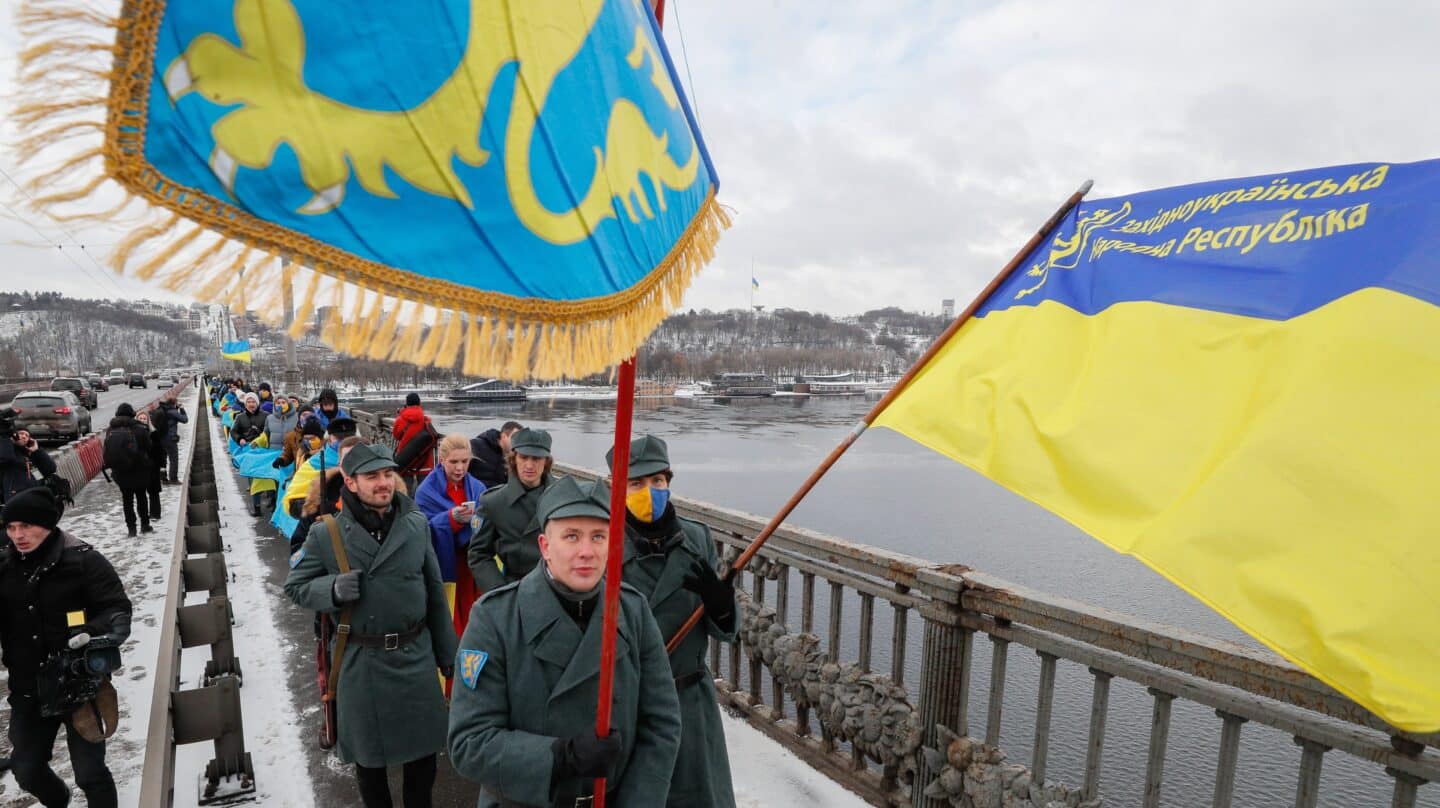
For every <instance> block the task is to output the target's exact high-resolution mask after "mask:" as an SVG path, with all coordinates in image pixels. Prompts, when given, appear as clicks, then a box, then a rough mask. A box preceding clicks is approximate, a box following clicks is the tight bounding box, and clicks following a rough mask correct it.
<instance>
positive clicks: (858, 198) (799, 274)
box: [0, 0, 1440, 314]
mask: <svg viewBox="0 0 1440 808" xmlns="http://www.w3.org/2000/svg"><path fill="white" fill-rule="evenodd" d="M668 2H669V7H670V12H669V15H668V18H667V20H666V35H667V39H668V41H669V46H670V49H671V52H672V54H673V56H674V58H675V61H676V64H677V66H678V68H679V70H680V71H681V79H682V81H683V82H684V83H685V84H686V90H687V92H691V97H692V100H693V102H694V104H695V106H696V107H697V109H698V113H699V117H700V123H701V128H702V130H703V131H704V133H705V138H706V141H707V143H708V145H709V147H710V151H711V154H712V156H713V158H714V161H715V164H716V167H717V170H718V172H719V174H720V178H721V184H722V190H721V199H722V201H723V202H725V203H726V204H728V205H730V206H731V207H733V208H734V209H735V210H736V211H737V217H736V220H735V226H734V228H732V229H731V230H730V231H729V232H728V233H727V234H726V236H725V238H724V239H723V240H722V243H721V248H720V253H719V256H718V257H717V258H716V260H715V262H714V263H713V264H712V265H711V266H710V267H709V268H708V269H707V270H706V272H705V273H704V274H703V275H702V276H701V278H700V280H699V281H697V283H696V284H695V286H694V287H693V288H692V290H691V292H690V294H689V295H688V297H687V301H686V304H687V305H688V306H693V307H696V308H700V307H709V308H717V309H718V308H728V307H732V306H743V305H746V304H747V303H748V302H749V294H750V291H749V278H750V266H751V263H752V261H753V263H754V267H755V275H756V277H757V278H758V279H759V281H760V291H759V293H758V294H757V298H756V302H757V303H762V304H765V305H767V306H771V307H774V306H790V307H793V308H804V309H811V310H820V311H826V312H830V313H832V314H849V313H855V312H859V311H863V310H865V309H868V308H874V307H878V306H885V305H896V306H902V307H905V308H909V309H919V310H927V311H935V310H938V308H939V305H940V304H939V301H940V299H941V298H943V297H955V298H958V299H959V300H960V304H961V305H963V304H964V303H965V302H968V300H969V298H970V297H971V296H973V295H974V294H975V293H976V292H977V291H978V290H979V289H980V288H981V287H982V286H983V285H984V284H985V282H986V281H987V280H989V278H990V277H991V276H992V275H993V274H994V273H995V272H996V271H997V270H998V269H999V268H1000V267H1001V265H1003V263H1004V262H1005V260H1006V259H1007V258H1009V256H1010V254H1011V253H1013V252H1014V250H1015V249H1016V248H1018V247H1019V245H1020V244H1022V243H1023V242H1024V240H1025V239H1026V238H1028V236H1029V234H1030V233H1031V232H1032V231H1033V229H1034V228H1035V227H1036V226H1038V224H1039V223H1040V222H1041V221H1043V220H1044V219H1045V218H1046V217H1047V216H1048V215H1049V213H1050V212H1051V211H1052V210H1053V209H1054V208H1055V206H1056V205H1058V204H1059V202H1060V201H1061V200H1063V199H1064V198H1065V197H1066V196H1067V195H1068V194H1069V193H1070V192H1071V191H1073V190H1074V189H1075V187H1076V186H1078V185H1079V184H1080V183H1081V182H1082V181H1083V180H1085V179H1087V178H1093V179H1094V180H1095V182H1096V186H1095V190H1094V192H1092V194H1091V196H1092V197H1102V196H1113V195H1116V194H1122V193H1127V192H1131V191H1136V190H1141V189H1145V188H1155V187H1162V186H1166V185H1175V184H1181V183H1187V182H1195V181H1200V180H1207V179H1216V178H1220V177H1226V176H1240V175H1247V174H1261V173H1269V172H1277V171H1285V170H1289V169H1299V168H1307V167H1317V166H1323V165H1332V164H1341V163H1350V162H1364V161H1397V162H1399V161H1409V160H1419V159H1425V158H1429V157H1433V156H1436V154H1437V152H1440V146H1437V142H1440V141H1437V133H1440V109H1437V106H1440V105H1437V103H1436V99H1437V97H1440V93H1437V89H1440V48H1437V47H1436V46H1435V39H1436V35H1437V33H1440V3H1435V2H1426V1H1425V0H1410V2H1368V3H1358V2H1354V0H1304V1H1303V2H1301V1H1300V0H1244V2H1240V1H1239V0H1211V2H1206V3H1195V2H1184V3H1181V2H1171V1H1170V0H1156V2H1149V3H1140V2H1133V0H1125V1H1123V2H1122V1H1121V0H1089V1H1088V2H1074V1H1073V0H1070V1H1069V2H1060V1H1059V0H1013V1H1007V2H968V1H967V0H940V1H938V2H896V1H895V0H889V1H888V2H877V1H876V0H865V2H860V1H859V0H826V1H825V2H819V1H818V0H808V1H807V2H793V1H792V2H779V0H668ZM18 5H19V2H18V0H0V8H4V9H6V10H7V12H8V11H13V9H14V8H16V7H18ZM116 5H118V3H116ZM682 30H683V33H684V45H685V48H684V52H682V48H681V39H680V33H681V31H682ZM17 47H18V42H17V39H16V35H15V34H14V33H13V31H12V30H11V28H10V26H9V25H0V75H3V79H0V89H3V90H7V91H8V89H9V87H10V84H11V82H12V79H13V74H14V70H15V66H14V55H15V52H16V49H17ZM687 55H688V59H687ZM687 62H688V68H689V71H688V72H689V74H690V75H691V76H692V77H693V85H692V84H691V79H687V78H686V66H687ZM0 169H3V170H5V171H7V172H10V173H11V174H14V173H15V169H16V166H15V157H14V155H13V154H12V153H10V152H9V151H8V150H5V149H4V148H3V147H0ZM7 186H8V182H6V180H5V179H4V178H3V177H0V192H3V191H4V190H5V189H6V187H7ZM9 190H11V191H13V188H9ZM0 201H3V202H4V203H5V204H8V205H13V204H14V200H13V194H12V195H8V196H7V195H3V193H0ZM0 215H6V214H5V211H4V210H3V208H0ZM27 216H28V219H29V221H30V222H32V223H33V224H36V225H39V226H40V227H41V228H42V230H43V232H44V233H45V234H46V235H47V236H49V237H51V238H53V239H55V240H57V241H60V242H61V243H62V244H64V245H66V246H67V249H65V250H58V249H56V248H55V247H53V246H48V245H47V246H32V245H34V244H36V243H40V244H43V243H44V242H43V241H42V240H41V238H40V237H39V236H37V234H36V232H35V231H34V230H33V229H32V228H31V226H30V225H27V224H25V223H21V222H18V221H13V220H9V221H7V220H3V219H0V273H3V278H4V281H5V284H4V285H5V286H6V287H7V288H16V287H19V288H31V289H54V290H59V291H62V292H65V293H67V294H73V295H85V296H99V295H105V296H118V295H121V294H123V295H125V296H129V297H141V296H150V297H167V296H166V295H165V294H164V293H160V292H157V291H156V290H154V289H151V288H148V287H146V286H145V285H144V284H140V283H137V282H133V281H129V280H126V279H123V278H117V277H115V276H114V275H113V274H110V273H108V272H107V273H105V274H106V275H108V277H104V278H102V277H100V276H101V274H102V273H101V270H99V269H98V268H97V267H96V265H95V264H94V263H93V262H92V261H91V260H90V259H89V257H88V256H86V255H85V254H84V253H81V252H80V251H79V250H78V249H74V248H73V244H72V243H71V242H70V241H69V239H68V238H67V237H66V236H64V235H63V234H61V233H60V231H57V230H55V229H53V228H52V227H49V226H46V225H45V224H44V223H43V222H41V221H39V220H37V219H36V218H35V216H34V215H33V214H27ZM72 232H73V233H74V235H75V236H76V237H77V238H78V239H79V240H80V241H82V242H84V243H85V244H86V245H87V247H88V248H89V251H90V252H91V253H93V254H94V255H95V257H96V258H98V259H99V260H100V261H102V262H103V260H104V255H105V251H106V249H107V248H108V247H109V246H110V245H111V244H113V243H114V242H115V241H116V240H117V237H116V235H115V234H114V233H113V232H109V231H105V230H83V231H72ZM72 259H73V260H72ZM168 299H176V298H174V297H173V296H168Z"/></svg>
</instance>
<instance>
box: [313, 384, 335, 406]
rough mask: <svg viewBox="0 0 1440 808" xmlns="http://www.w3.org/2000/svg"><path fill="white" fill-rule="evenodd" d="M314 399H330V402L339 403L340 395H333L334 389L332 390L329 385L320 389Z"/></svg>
mask: <svg viewBox="0 0 1440 808" xmlns="http://www.w3.org/2000/svg"><path fill="white" fill-rule="evenodd" d="M315 400H316V401H330V402H334V403H336V404H339V403H340V397H339V396H337V395H335V391H334V390H332V389H330V388H329V387H327V388H325V389H324V390H321V391H320V395H318V396H316V397H315Z"/></svg>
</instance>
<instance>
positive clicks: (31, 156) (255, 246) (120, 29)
mask: <svg viewBox="0 0 1440 808" xmlns="http://www.w3.org/2000/svg"><path fill="white" fill-rule="evenodd" d="M162 8H163V4H162V3H161V0H125V2H124V6H123V10H122V12H121V14H120V15H119V16H118V17H110V16H106V15H105V14H103V13H101V12H99V11H96V10H95V9H93V8H91V7H89V6H87V5H82V4H80V3H78V2H77V3H65V2H60V3H52V2H37V0H28V2H27V3H26V4H25V5H24V6H23V8H22V9H21V11H20V12H19V13H18V14H17V16H16V19H17V21H18V25H19V29H20V32H21V33H22V35H23V36H24V37H25V39H26V42H27V45H28V47H26V49H25V50H24V51H23V52H22V53H21V56H20V71H19V73H20V86H19V90H18V93H17V99H18V100H19V102H20V103H19V105H18V107H17V108H16V109H15V111H14V114H13V116H12V119H13V120H14V121H15V122H16V123H17V124H19V127H20V128H21V131H22V132H23V133H24V134H23V137H22V139H21V140H20V142H19V143H17V144H14V146H15V148H16V150H17V153H18V154H20V155H22V156H24V157H25V160H26V162H31V161H32V160H38V159H39V158H41V157H43V156H44V155H45V154H47V153H48V150H50V149H51V148H52V147H57V146H60V145H62V144H63V145H65V146H66V147H68V148H69V149H71V150H74V149H76V148H77V147H79V151H78V152H72V153H71V154H69V155H67V158H68V159H65V160H64V161H63V162H61V163H60V164H59V165H57V166H52V167H49V168H48V169H47V170H46V171H45V172H44V173H42V174H38V175H35V176H34V177H33V178H32V179H31V180H30V181H29V183H28V184H27V193H29V194H31V195H32V196H31V205H32V207H34V208H35V209H37V211H38V212H41V213H44V214H46V215H48V216H51V217H53V218H55V219H57V220H60V221H67V222H71V221H78V222H81V223H84V224H93V225H113V224H115V223H116V222H117V221H119V220H120V219H121V217H122V216H123V215H124V212H125V211H126V210H127V209H130V207H131V203H132V202H134V201H136V200H137V199H138V200H141V201H143V202H144V203H145V205H144V208H145V209H144V210H143V211H142V212H141V214H140V215H139V216H138V217H137V219H136V222H135V224H134V226H133V228H132V229H131V232H130V233H129V235H128V236H126V238H125V239H124V240H123V241H122V242H121V243H120V244H118V245H117V246H116V248H115V250H114V252H113V253H112V254H111V256H110V259H109V263H110V266H111V268H112V269H114V270H115V271H116V272H117V273H120V274H124V273H126V272H133V273H134V274H135V276H136V277H138V278H140V279H141V280H145V281H155V282H157V283H159V284H160V285H162V286H163V287H164V288H166V289H169V290H171V291H174V292H178V293H182V294H188V295H191V296H194V297H196V298H197V299H199V300H202V301H204V302H220V303H227V304H229V305H231V306H232V307H233V308H236V309H237V310H242V311H253V312H254V313H255V314H256V315H257V316H259V317H260V318H261V319H262V320H264V321H265V322H266V323H268V324H270V325H272V326H275V327H281V326H282V325H283V321H284V319H285V301H286V298H287V297H289V296H287V295H286V294H285V291H286V288H287V287H288V289H289V290H290V291H291V292H292V294H293V293H294V291H295V290H296V289H297V288H299V289H300V290H301V293H300V294H299V295H298V296H294V298H293V300H294V303H295V307H296V312H295V317H294V319H293V322H292V323H291V324H290V327H289V329H288V330H289V333H290V335H291V336H300V335H302V334H304V333H305V330H306V329H307V328H309V326H310V324H311V321H312V320H313V318H314V316H315V313H316V312H317V311H318V310H319V309H321V308H322V304H321V300H322V299H325V298H326V295H327V293H328V300H329V306H328V307H325V308H327V311H326V317H325V321H324V325H323V327H322V328H321V340H322V341H324V342H325V343H326V344H328V345H330V346H331V347H332V348H334V349H335V350H337V351H341V352H343V353H348V354H351V355H354V356H364V357H369V358H372V359H385V360H390V361H396V362H409V363H412V364H418V365H433V366H437V367H450V368H453V367H457V365H458V366H459V367H460V368H461V369H462V371H463V372H464V373H465V374H466V375H470V376H484V375H490V376H497V377H501V378H506V379H512V380H516V381H520V380H524V379H529V378H533V379H554V378H558V377H560V376H562V375H563V376H572V377H573V376H584V375H589V374H592V373H598V372H600V371H603V370H605V369H606V368H608V367H611V366H614V365H616V364H618V363H619V362H620V361H622V360H624V359H626V358H628V357H630V356H631V355H633V354H634V352H635V350H636V348H638V347H639V346H640V344H641V343H642V342H644V340H645V338H646V337H647V336H648V335H649V334H650V332H651V331H653V330H654V329H655V327H656V326H658V325H659V324H660V322H661V321H662V320H664V319H665V316H666V315H667V314H668V313H669V312H671V311H673V310H674V309H675V308H676V307H677V306H679V305H680V302H681V298H682V296H683V295H684V292H685V290H686V289H687V288H688V287H689V286H690V284H691V282H692V281H693V280H694V279H695V276H696V274H697V273H699V271H700V269H701V268H702V267H704V266H705V264H706V263H707V262H709V261H710V259H711V258H713V257H714V254H715V245H716V243H717V242H718V241H719V238H720V233H721V231H723V230H724V229H725V228H727V227H729V226H730V217H729V214H728V213H727V211H726V210H725V209H724V207H722V206H721V205H720V204H719V203H718V202H717V201H716V200H715V197H714V193H713V190H712V192H711V194H710V195H709V196H708V197H707V198H706V200H705V202H704V204H703V205H702V206H701V208H700V211H699V212H698V213H697V214H696V216H695V219H694V220H692V221H691V222H690V224H689V226H688V227H687V228H686V230H685V232H684V234H682V236H681V237H680V239H679V241H677V242H676V244H675V246H674V247H673V248H672V249H671V251H670V254H669V255H667V256H666V257H665V260H663V261H662V262H661V263H660V265H659V266H658V267H656V268H655V269H654V270H652V271H651V272H650V274H649V275H647V276H646V277H645V278H644V279H643V280H641V281H640V282H639V283H637V284H636V285H635V286H633V287H631V288H630V289H626V290H624V291H622V292H619V293H616V294H613V295H608V296H606V297H601V298H590V299H586V300H578V301H551V300H544V299H539V298H517V297H512V296H509V295H501V294H496V293H491V292H482V291H479V290H476V289H472V288H469V287H464V286H460V285H458V284H453V283H449V282H446V281H439V280H433V279H427V278H422V277H419V276H416V275H412V274H409V273H401V272H397V271H395V270H393V269H390V268H388V267H384V266H382V265H379V264H374V263H372V262H366V261H362V260H360V259H357V258H355V257H354V256H351V255H349V254H347V253H344V252H343V251H340V250H338V249H335V248H333V247H330V246H328V245H325V244H322V243H320V242H316V241H313V240H311V239H308V238H307V237H305V236H303V235H301V234H298V233H295V232H293V231H288V230H285V229H283V228H279V227H276V226H274V225H271V224H269V223H266V222H261V221H259V220H256V219H254V218H253V217H250V216H248V215H245V214H243V213H242V212H241V211H238V210H237V209H235V208H233V207H231V206H230V205H228V204H226V203H224V202H222V201H220V200H217V199H214V198H211V197H209V196H207V195H205V194H203V193H201V192H199V191H197V190H195V189H192V188H186V187H182V186H179V185H175V184H174V183H171V182H170V181H169V180H167V179H165V178H164V177H162V176H161V175H160V174H159V173H158V172H156V171H155V170H154V169H153V168H151V167H150V166H149V165H148V164H147V163H146V162H145V160H144V129H145V117H146V108H147V106H146V105H147V103H148V96H149V89H150V87H149V84H150V79H151V60H152V55H153V54H152V52H151V48H152V47H153V43H154V39H155V30H156V28H157V27H158V25H159V23H160V15H161V11H162ZM104 54H108V55H109V56H110V57H111V58H112V59H113V62H114V64H113V65H112V66H111V68H110V69H109V70H108V71H105V70H99V69H96V66H95V65H93V64H91V61H92V60H95V59H97V58H103V55H104ZM97 134H99V135H102V137H103V140H102V142H101V143H100V144H98V145H96V144H94V143H93V142H91V141H92V140H93V138H94V137H95V136H96V135H97ZM87 146H88V148H86V147H87ZM98 193H105V194H106V195H107V199H106V202H107V203H110V202H111V200H112V199H115V200H118V202H117V203H115V204H113V205H112V206H111V207H110V208H109V209H108V210H103V211H99V212H90V211H88V210H87V209H85V208H84V207H83V205H84V203H87V202H92V199H91V198H92V196H94V195H95V194H98ZM76 206H81V207H80V209H76ZM187 221H188V222H190V223H193V224H189V225H187V223H186V222H187ZM302 276H303V277H302Z"/></svg>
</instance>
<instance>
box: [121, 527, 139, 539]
mask: <svg viewBox="0 0 1440 808" xmlns="http://www.w3.org/2000/svg"><path fill="white" fill-rule="evenodd" d="M125 535H126V536H129V537H130V538H132V539H133V538H135V537H136V536H138V535H140V534H138V533H136V532H135V526H134V525H126V526H125Z"/></svg>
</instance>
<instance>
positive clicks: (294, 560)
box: [290, 547, 305, 570]
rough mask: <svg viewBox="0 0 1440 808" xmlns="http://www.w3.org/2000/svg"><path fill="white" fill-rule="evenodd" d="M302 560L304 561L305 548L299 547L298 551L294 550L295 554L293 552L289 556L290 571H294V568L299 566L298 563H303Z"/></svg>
mask: <svg viewBox="0 0 1440 808" xmlns="http://www.w3.org/2000/svg"><path fill="white" fill-rule="evenodd" d="M304 560H305V548H304V547H301V548H300V549H299V550H296V551H295V552H293V553H291V554H290V569H292V570H293V569H295V568H296V567H298V566H300V562H301V561H304Z"/></svg>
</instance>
